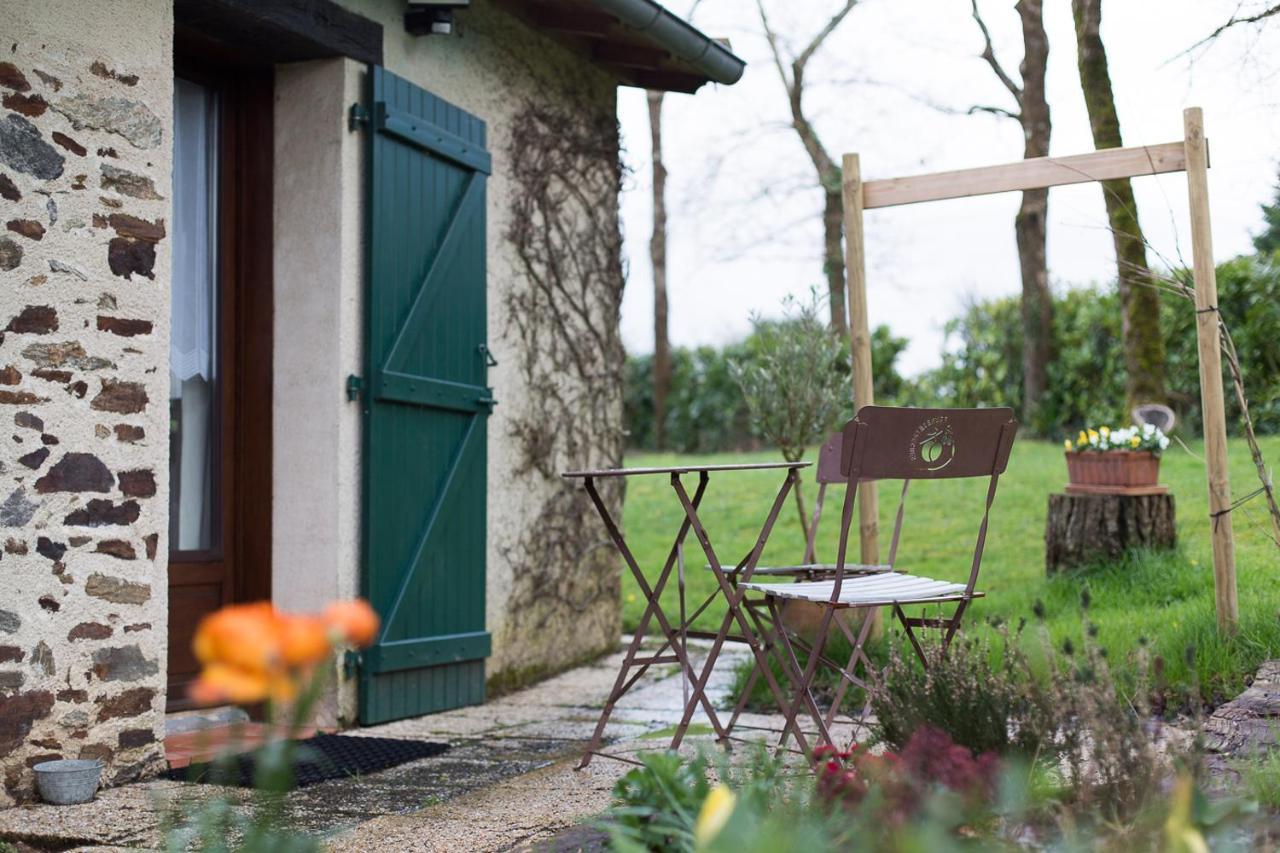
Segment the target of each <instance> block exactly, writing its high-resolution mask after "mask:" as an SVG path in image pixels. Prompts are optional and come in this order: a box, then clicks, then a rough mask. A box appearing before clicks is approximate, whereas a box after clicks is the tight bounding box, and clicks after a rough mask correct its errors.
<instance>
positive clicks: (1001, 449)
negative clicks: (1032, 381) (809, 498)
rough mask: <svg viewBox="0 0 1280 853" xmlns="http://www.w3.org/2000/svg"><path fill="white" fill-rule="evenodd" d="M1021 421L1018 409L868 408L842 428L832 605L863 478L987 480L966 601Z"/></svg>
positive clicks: (899, 526) (895, 529) (842, 570)
mask: <svg viewBox="0 0 1280 853" xmlns="http://www.w3.org/2000/svg"><path fill="white" fill-rule="evenodd" d="M1017 431H1018V422H1017V421H1015V420H1014V419H1013V410H1012V409H1008V408H992V409H915V408H892V407H888V406H863V407H862V408H861V409H859V410H858V413H857V414H856V415H855V416H854V418H853V420H851V421H849V423H847V424H845V427H844V441H843V448H842V450H843V452H842V453H841V469H842V471H843V472H844V476H845V481H846V482H847V483H848V484H849V490H848V492H847V493H846V495H845V503H844V509H843V512H842V513H841V530H840V547H839V551H838V555H837V559H836V563H837V571H836V582H835V588H834V590H833V591H832V600H833V601H835V600H836V599H837V598H838V597H839V594H840V586H841V581H842V579H843V577H844V565H845V558H846V554H847V547H848V541H849V533H850V528H851V527H852V525H853V499H854V496H855V494H856V493H857V487H858V484H859V483H860V482H863V481H866V480H902V481H903V482H904V491H903V499H904V502H905V497H906V492H905V484H906V483H909V482H910V481H911V480H926V479H928V480H939V479H946V478H957V477H988V478H989V483H988V487H987V498H986V507H985V508H984V510H983V513H982V522H981V524H980V525H979V526H978V538H977V542H976V543H975V545H974V551H973V562H972V564H971V565H970V569H969V582H968V584H967V585H966V593H965V594H966V595H969V594H972V592H973V590H974V585H975V584H976V583H977V580H978V569H979V567H980V566H981V564H982V551H983V547H984V545H985V544H986V539H987V522H988V519H989V517H990V514H991V504H992V502H993V501H994V500H995V494H996V483H997V482H998V481H999V479H1000V475H1001V474H1003V473H1004V471H1005V469H1006V468H1007V467H1008V465H1009V452H1010V451H1011V450H1012V448H1013V439H1014V435H1015V434H1016V433H1017ZM902 508H903V507H902V506H899V516H898V521H897V524H896V525H895V528H894V537H893V546H892V550H894V551H896V550H897V545H898V533H899V531H900V530H901V527H902Z"/></svg>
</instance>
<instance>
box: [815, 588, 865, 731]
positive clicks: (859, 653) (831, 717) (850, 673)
mask: <svg viewBox="0 0 1280 853" xmlns="http://www.w3.org/2000/svg"><path fill="white" fill-rule="evenodd" d="M874 621H875V620H874V619H872V618H871V614H870V613H869V612H868V613H867V615H866V618H865V619H863V620H862V628H861V629H860V630H859V631H858V636H857V638H856V639H855V638H854V636H853V632H852V631H850V630H849V626H848V625H846V624H844V622H842V621H841V620H839V619H836V624H837V625H839V626H840V630H841V631H842V632H844V635H845V637H847V638H848V640H849V642H850V643H852V644H853V649H852V650H851V651H850V652H849V663H848V664H847V665H846V666H845V669H844V671H843V672H842V673H841V678H840V686H839V687H837V688H836V695H835V698H833V699H832V700H831V707H830V708H828V709H827V728H830V727H831V726H832V724H833V723H834V722H835V719H836V715H837V714H839V713H840V706H841V704H843V702H844V694H845V693H846V692H847V691H848V689H849V685H850V684H859V686H861V687H863V689H866V686H867V685H866V682H865V681H864V680H862V679H859V678H857V677H856V676H855V675H854V671H855V670H856V668H857V666H858V660H859V659H863V660H865V661H866V664H867V665H866V668H865V669H864V672H868V673H869V672H870V671H871V666H870V664H871V661H870V659H868V658H867V656H866V654H865V653H864V652H863V646H865V645H866V642H867V636H868V635H869V634H870V633H871V624H872V622H874ZM864 710H865V709H864Z"/></svg>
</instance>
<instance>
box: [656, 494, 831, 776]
mask: <svg viewBox="0 0 1280 853" xmlns="http://www.w3.org/2000/svg"><path fill="white" fill-rule="evenodd" d="M703 476H704V477H705V476H706V475H705V473H704V474H703ZM796 481H797V474H796V472H795V470H794V469H792V470H789V471H788V472H787V477H786V479H785V480H784V481H783V483H782V487H781V488H780V489H779V490H778V496H777V497H776V498H775V499H774V502H773V507H772V508H771V509H770V510H769V515H768V517H767V518H766V520H765V523H764V527H763V528H762V529H761V531H760V536H759V537H758V538H757V539H756V544H755V547H754V548H753V549H752V551H751V553H750V554H749V555H748V558H747V560H746V561H745V566H744V567H743V577H742V580H743V581H744V582H745V581H748V580H750V579H751V573H752V572H753V571H755V567H756V563H758V562H759V561H760V557H761V555H762V554H763V553H764V546H765V543H766V542H767V541H768V539H769V534H770V533H771V532H772V531H773V525H774V522H776V521H777V520H778V514H779V513H780V512H781V511H782V507H783V504H784V503H785V501H786V498H787V493H788V492H789V491H791V489H792V487H793V486H794V485H795V484H796ZM671 487H672V488H673V489H675V492H676V496H677V497H678V498H679V499H680V504H681V505H682V506H683V507H684V511H685V516H686V517H687V519H688V521H689V523H690V524H691V525H692V527H693V533H694V536H696V537H697V539H698V542H699V544H701V545H702V550H703V552H704V553H705V554H706V556H707V562H709V563H710V564H711V571H712V573H713V574H715V576H716V582H717V583H718V584H719V585H720V590H721V592H722V593H723V595H724V597H725V602H726V603H727V605H728V612H727V613H725V616H724V619H723V620H721V623H720V630H719V631H717V632H716V637H715V639H714V640H713V641H712V644H711V651H710V652H709V654H708V656H707V660H706V662H705V663H704V664H703V666H702V674H701V675H700V676H699V678H698V680H697V682H696V683H695V684H694V690H693V695H694V699H695V700H697V699H701V700H702V701H704V702H705V701H706V688H707V683H708V681H710V679H711V672H712V670H713V669H714V667H715V663H716V658H717V657H719V655H720V649H721V647H722V646H723V645H724V641H725V637H726V636H727V635H728V633H729V626H730V625H732V624H733V623H734V622H735V621H736V622H737V623H738V626H739V628H740V629H741V631H742V637H743V640H744V641H745V642H746V643H747V646H748V648H750V649H751V653H752V655H753V656H754V657H755V659H756V665H757V666H758V667H759V668H760V670H761V675H763V676H764V678H765V681H766V683H768V685H769V689H770V691H771V692H772V693H773V695H774V699H775V701H777V703H778V707H779V708H782V709H784V711H785V709H786V708H788V707H789V706H788V705H787V703H786V701H785V698H784V694H783V692H782V689H781V687H779V685H778V681H777V679H776V678H774V676H773V670H772V669H771V668H770V667H769V662H768V659H767V658H766V657H765V655H764V650H763V649H762V648H761V645H760V641H759V640H758V639H757V638H756V635H755V633H754V632H753V631H752V630H751V625H750V624H749V622H748V620H747V619H746V618H745V617H744V616H743V615H742V612H741V608H740V605H741V602H742V599H743V597H744V596H745V594H746V591H745V590H742V591H739V590H737V589H735V588H734V587H733V586H732V585H731V584H730V583H729V580H728V578H727V577H726V576H725V573H724V569H723V567H722V566H721V564H720V560H719V558H718V557H717V556H716V552H715V548H713V547H712V545H711V539H710V537H708V536H707V531H706V528H704V527H703V525H702V521H701V519H700V518H699V517H698V509H697V506H696V505H694V503H693V501H692V500H690V498H689V493H688V492H687V491H686V490H685V487H684V484H683V483H682V482H681V480H680V475H679V474H672V475H671ZM693 710H694V702H692V701H691V702H690V703H689V704H687V705H686V706H685V709H684V716H683V717H682V718H681V720H680V725H678V726H677V727H676V732H675V735H674V737H673V738H672V741H671V748H672V749H676V748H678V747H679V746H680V742H681V740H683V738H684V733H685V731H686V730H687V729H688V727H689V723H690V721H691V720H692V719H693ZM819 724H821V721H819ZM719 734H720V732H719V730H717V735H719ZM796 740H797V741H798V742H799V744H800V747H801V749H804V750H805V751H808V746H807V744H806V742H805V739H804V735H803V733H802V732H800V730H799V726H797V727H796Z"/></svg>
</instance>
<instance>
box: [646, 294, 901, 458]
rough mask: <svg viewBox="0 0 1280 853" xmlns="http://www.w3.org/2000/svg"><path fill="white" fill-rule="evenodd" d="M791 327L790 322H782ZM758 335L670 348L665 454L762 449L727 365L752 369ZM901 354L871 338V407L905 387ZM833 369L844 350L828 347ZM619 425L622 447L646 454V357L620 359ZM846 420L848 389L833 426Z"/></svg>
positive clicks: (887, 340)
mask: <svg viewBox="0 0 1280 853" xmlns="http://www.w3.org/2000/svg"><path fill="white" fill-rule="evenodd" d="M790 322H791V323H794V322H795V320H794V319H792V320H791V321H790ZM785 325H787V321H785V320H784V321H764V322H763V323H761V324H760V330H763V331H765V333H766V334H772V333H773V332H774V331H775V330H777V328H778V327H779V326H785ZM759 334H760V332H759V331H756V332H753V333H752V334H751V335H750V336H748V337H747V338H746V339H744V340H742V341H738V342H736V343H732V344H729V345H727V346H724V347H720V348H717V347H709V346H704V347H697V348H696V349H686V348H683V347H677V348H675V349H673V350H672V352H671V365H672V377H671V391H670V393H669V394H668V395H667V417H666V427H667V447H666V449H667V450H670V451H673V452H677V453H713V452H721V451H730V450H749V449H755V448H759V447H761V446H762V445H763V442H762V438H763V436H762V435H761V433H760V432H758V431H757V430H756V429H755V428H754V427H753V421H754V419H753V418H752V416H751V412H750V410H749V409H748V407H747V401H746V398H745V397H744V396H743V394H742V389H741V388H740V387H739V386H738V384H737V382H735V381H734V378H733V372H732V367H731V365H733V364H741V365H744V366H747V365H750V364H752V363H753V362H754V361H755V360H756V359H758V357H759V353H760V350H761V347H762V344H761V341H760V339H759ZM906 347H907V340H906V338H899V337H895V336H894V335H893V333H892V332H890V331H889V327H888V326H877V327H876V329H875V330H874V331H873V332H872V333H871V361H872V364H873V366H874V368H873V369H874V377H873V379H874V386H875V393H876V400H877V401H879V402H881V403H892V402H893V401H895V400H897V399H898V396H899V395H900V394H902V393H903V392H904V390H905V388H906V386H907V383H906V380H904V379H903V377H902V375H901V374H899V373H898V371H897V366H896V365H897V359H898V356H899V355H900V354H901V353H902V351H903V350H904V349H906ZM835 349H836V350H838V351H839V353H840V358H841V361H840V362H839V363H838V364H836V365H835V368H834V369H835V370H837V371H840V372H841V373H842V375H844V376H848V374H849V363H850V362H849V355H848V353H849V347H848V345H847V343H844V342H841V343H840V345H839V346H837V347H835ZM625 382H626V388H625V389H624V396H623V422H624V423H625V425H626V429H627V446H628V447H630V448H633V449H645V450H653V449H655V446H654V436H653V356H652V355H641V356H630V357H628V358H627V367H626V379H625ZM852 416H853V401H852V389H850V390H849V392H848V394H846V396H845V398H844V401H843V402H842V408H841V410H840V414H839V415H838V416H837V418H836V420H837V422H840V421H841V420H848V419H849V418H850V417H852Z"/></svg>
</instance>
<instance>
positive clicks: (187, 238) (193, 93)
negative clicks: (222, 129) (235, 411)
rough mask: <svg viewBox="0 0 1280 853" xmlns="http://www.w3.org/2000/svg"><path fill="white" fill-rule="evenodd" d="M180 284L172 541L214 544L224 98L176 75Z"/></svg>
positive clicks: (175, 297)
mask: <svg viewBox="0 0 1280 853" xmlns="http://www.w3.org/2000/svg"><path fill="white" fill-rule="evenodd" d="M173 117H174V121H173V125H174V130H173V149H174V150H173V284H172V318H171V319H172V332H171V337H170V343H169V374H170V375H169V379H170V386H169V387H170V392H169V396H170V397H171V398H172V399H173V401H174V402H173V405H172V406H171V419H172V422H173V423H172V427H171V429H172V431H173V432H172V435H171V438H172V439H173V444H174V446H173V447H172V449H171V453H170V469H171V470H170V480H171V485H172V489H173V492H174V494H173V500H172V502H171V508H170V514H171V521H170V531H169V534H170V542H171V547H173V548H174V549H177V550H184V551H185V550H201V549H207V548H211V547H213V546H214V545H215V544H216V543H214V542H213V535H212V531H213V516H214V504H215V499H216V492H215V489H214V478H213V470H212V468H213V448H214V443H215V442H216V440H217V437H218V430H217V428H216V423H215V421H214V419H215V417H216V413H215V408H214V405H213V403H214V400H215V388H216V383H217V380H218V379H219V377H218V376H217V372H216V368H217V362H216V359H217V343H216V342H217V328H218V314H217V295H218V256H217V244H218V241H217V226H218V220H217V209H218V208H217V185H218V175H217V168H218V158H217V141H218V127H217V102H216V98H215V96H214V94H213V93H212V92H210V91H209V90H208V89H206V88H204V87H203V86H200V85H198V84H196V83H191V82H189V81H186V80H175V81H174V95H173Z"/></svg>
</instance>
